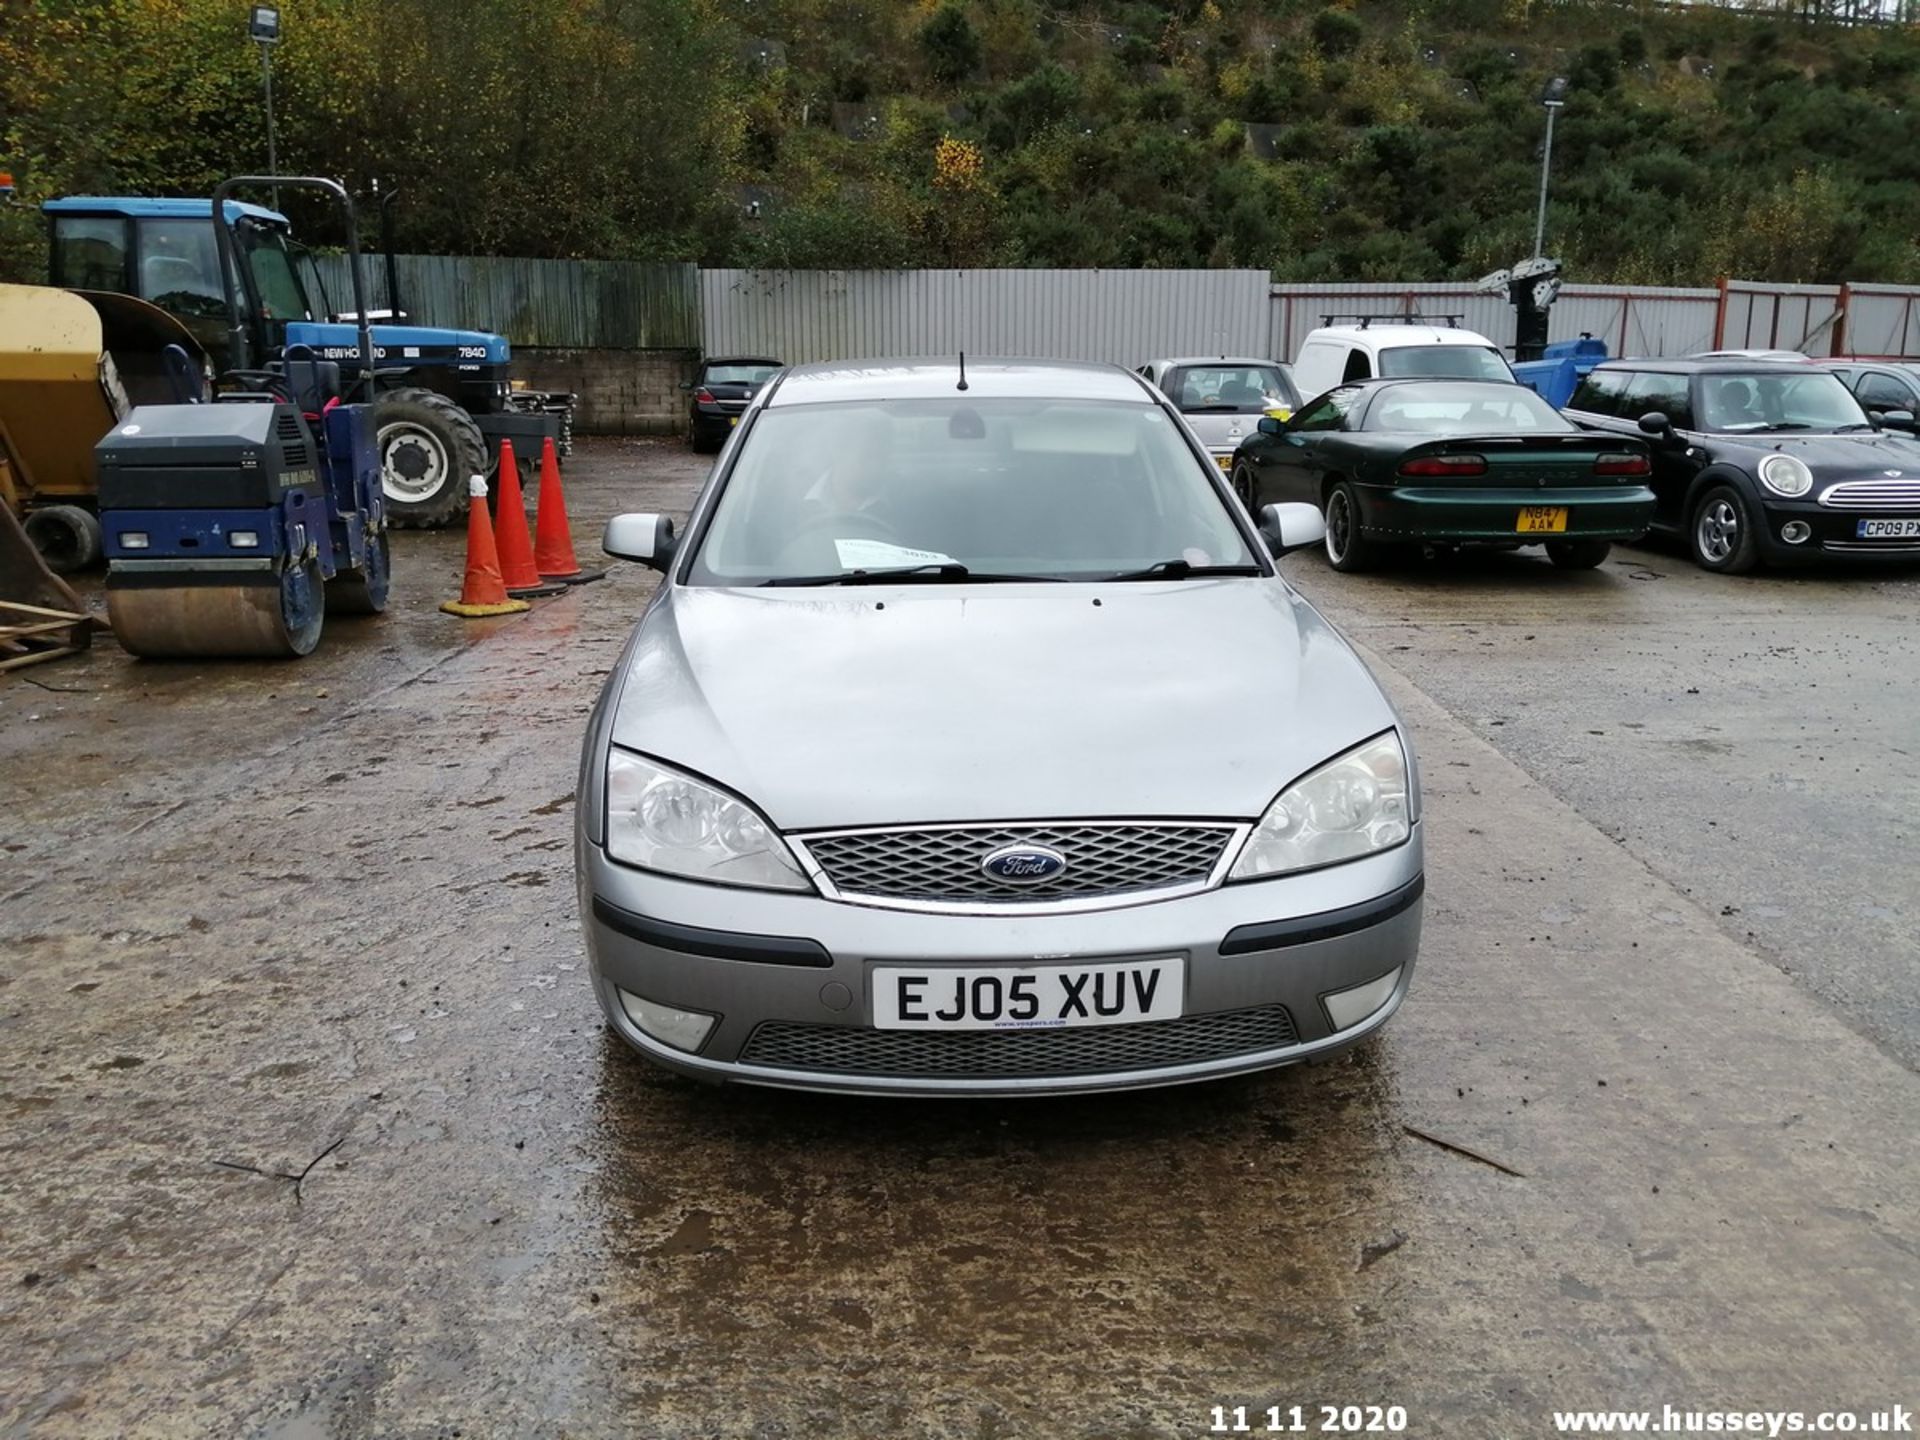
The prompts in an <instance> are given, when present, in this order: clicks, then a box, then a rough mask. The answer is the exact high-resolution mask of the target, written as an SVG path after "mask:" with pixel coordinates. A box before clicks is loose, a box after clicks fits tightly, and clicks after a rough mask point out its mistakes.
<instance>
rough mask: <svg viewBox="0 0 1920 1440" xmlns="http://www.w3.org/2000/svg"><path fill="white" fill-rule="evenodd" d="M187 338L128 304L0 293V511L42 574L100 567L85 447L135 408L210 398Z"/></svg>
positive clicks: (27, 291)
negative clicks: (9, 517) (21, 527)
mask: <svg viewBox="0 0 1920 1440" xmlns="http://www.w3.org/2000/svg"><path fill="white" fill-rule="evenodd" d="M206 363H207V362H206V353H205V352H204V351H203V350H202V349H201V347H200V343H199V342H198V341H197V340H195V339H194V338H193V335H192V334H191V332H189V331H188V329H187V328H186V326H184V325H182V324H181V323H180V322H179V321H178V320H176V319H174V318H173V316H171V315H169V314H167V313H166V312H165V311H164V310H161V309H159V308H158V307H157V306H154V305H149V304H148V303H147V302H146V301H144V300H136V299H135V298H133V297H132V296H130V295H111V294H107V293H105V292H102V291H94V290H56V289H51V288H49V287H47V286H44V285H0V504H5V505H6V507H7V508H8V509H9V510H11V511H13V513H14V514H15V515H16V516H20V517H22V518H23V519H24V522H25V529H26V533H27V535H28V537H29V538H30V539H31V540H32V541H33V544H34V547H35V548H36V549H37V550H38V551H39V552H40V554H41V556H42V557H43V558H44V559H45V561H46V563H47V567H48V568H49V569H51V570H53V571H55V572H56V573H59V574H70V573H71V572H73V571H76V570H83V569H85V568H87V567H88V566H91V565H94V564H97V563H99V560H100V522H99V520H98V519H97V518H96V516H95V514H94V510H95V506H94V474H93V447H94V445H95V444H96V443H97V442H98V441H99V440H100V438H101V437H102V436H103V435H105V434H106V433H107V432H108V431H109V430H111V429H112V428H113V427H114V425H115V424H116V423H118V422H119V420H120V419H121V418H122V417H124V416H125V415H126V413H127V412H128V411H129V410H131V409H132V408H133V407H134V406H135V405H140V404H165V403H169V402H174V401H178V400H180V399H183V398H185V397H186V396H187V395H189V394H191V395H192V396H194V397H196V398H197V397H199V396H202V395H204V393H205V390H206Z"/></svg>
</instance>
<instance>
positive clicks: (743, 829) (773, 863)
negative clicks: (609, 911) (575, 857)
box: [607, 750, 813, 890]
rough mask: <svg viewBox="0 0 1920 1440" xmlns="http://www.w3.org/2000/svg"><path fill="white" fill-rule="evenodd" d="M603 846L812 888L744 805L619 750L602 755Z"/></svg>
mask: <svg viewBox="0 0 1920 1440" xmlns="http://www.w3.org/2000/svg"><path fill="white" fill-rule="evenodd" d="M607 854H608V855H610V856H612V857H613V858H614V859H615V860H620V861H623V862H625V863H626V864H628V865H638V866H639V867H640V868H641V869H643V870H658V871H660V872H662V873H663V874H667V875H683V876H686V877H687V878H688V879H690V880H711V881H716V882H718V883H719V884H722V885H751V886H755V887H757V888H760V889H763V890H811V889H812V888H813V886H812V884H811V883H810V882H809V881H808V880H807V877H806V876H805V875H804V874H802V873H801V870H800V867H799V865H797V864H796V863H794V858H793V852H792V851H790V850H788V849H787V846H786V842H785V841H783V840H782V839H781V838H780V837H779V836H778V835H776V834H774V832H773V827H772V826H771V825H769V824H767V822H766V821H765V820H763V819H762V818H761V817H760V816H759V815H758V814H757V813H756V812H755V811H754V810H753V808H752V807H751V806H749V805H747V804H746V803H745V802H743V801H740V800H736V799H734V797H733V796H731V795H729V794H727V793H726V792H725V791H723V790H718V789H716V788H715V787H713V786H712V785H709V784H707V783H706V782H705V781H704V780H696V779H694V778H693V777H692V776H691V775H683V774H681V773H680V772H679V771H678V770H670V769H668V768H667V767H666V766H664V765H658V764H655V763H654V762H653V761H651V760H643V759H641V758H640V757H639V756H638V755H629V754H627V753H626V752H625V751H623V750H614V751H612V752H610V753H609V754H608V756H607Z"/></svg>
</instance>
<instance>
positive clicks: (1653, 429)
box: [1640, 410, 1673, 436]
mask: <svg viewBox="0 0 1920 1440" xmlns="http://www.w3.org/2000/svg"><path fill="white" fill-rule="evenodd" d="M1640 433H1641V434H1643V435H1660V436H1665V435H1671V434H1672V433H1673V421H1671V420H1669V419H1668V418H1667V415H1666V412H1665V411H1664V410H1649V411H1648V412H1647V413H1646V414H1644V415H1642V416H1641V417H1640Z"/></svg>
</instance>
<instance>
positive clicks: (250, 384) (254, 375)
mask: <svg viewBox="0 0 1920 1440" xmlns="http://www.w3.org/2000/svg"><path fill="white" fill-rule="evenodd" d="M229 381H231V382H233V383H234V384H235V385H236V386H238V387H239V388H240V389H242V390H252V391H261V390H264V391H266V392H267V393H268V394H269V395H272V396H273V397H275V398H276V399H279V400H284V401H286V402H287V403H288V404H292V403H293V386H292V384H291V383H290V382H289V381H288V380H287V377H286V376H285V375H283V374H282V373H281V372H280V371H278V370H228V371H225V372H224V373H222V374H221V376H220V378H219V379H217V380H215V381H214V388H215V389H218V388H219V387H220V386H222V385H225V384H227V383H228V382H229Z"/></svg>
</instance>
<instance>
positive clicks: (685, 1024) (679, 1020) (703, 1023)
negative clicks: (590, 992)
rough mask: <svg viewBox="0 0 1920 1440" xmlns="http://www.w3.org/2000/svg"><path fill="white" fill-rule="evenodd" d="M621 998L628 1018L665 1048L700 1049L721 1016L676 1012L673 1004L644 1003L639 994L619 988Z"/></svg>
mask: <svg viewBox="0 0 1920 1440" xmlns="http://www.w3.org/2000/svg"><path fill="white" fill-rule="evenodd" d="M616 993H617V994H618V995H619V996H620V1008H621V1009H622V1010H624V1011H626V1012H627V1019H629V1020H631V1021H632V1022H633V1023H634V1024H635V1025H636V1026H637V1027H639V1029H640V1031H641V1033H642V1034H644V1035H646V1036H648V1037H650V1038H651V1039H654V1040H658V1041H659V1042H660V1043H661V1044H662V1045H671V1046H673V1048H674V1049H676V1050H686V1051H694V1050H698V1049H699V1048H700V1046H701V1044H702V1042H704V1041H705V1040H706V1038H707V1034H708V1032H709V1031H711V1030H712V1029H713V1025H714V1022H715V1021H716V1020H718V1019H719V1018H720V1017H719V1016H718V1015H706V1014H702V1013H701V1012H700V1011H698V1010H676V1009H675V1008H674V1007H673V1006H671V1005H656V1004H655V1003H654V1002H653V1001H651V1000H642V999H641V998H640V997H639V996H638V995H630V994H628V993H627V992H626V991H625V990H618V989H616Z"/></svg>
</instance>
